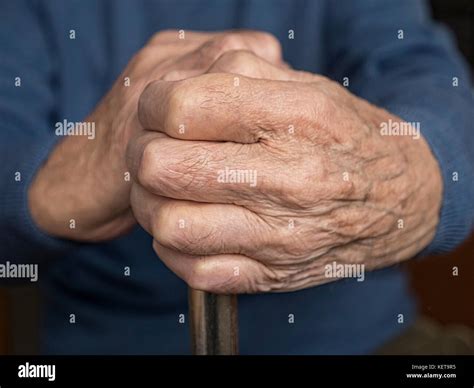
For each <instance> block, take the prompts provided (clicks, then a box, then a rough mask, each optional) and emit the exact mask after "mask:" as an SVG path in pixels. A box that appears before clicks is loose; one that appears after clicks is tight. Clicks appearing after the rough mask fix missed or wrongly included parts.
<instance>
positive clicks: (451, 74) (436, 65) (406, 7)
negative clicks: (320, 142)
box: [327, 0, 474, 254]
mask: <svg viewBox="0 0 474 388" xmlns="http://www.w3.org/2000/svg"><path fill="white" fill-rule="evenodd" d="M328 3H329V5H328V7H329V13H330V17H329V18H328V21H329V23H328V27H327V33H328V41H329V42H330V50H329V51H330V52H329V59H328V69H329V76H330V77H331V78H333V79H335V80H338V81H340V82H344V81H345V84H346V85H347V82H348V83H349V88H350V90H351V91H352V92H353V93H355V94H356V95H358V96H360V97H362V98H365V99H366V100H368V101H370V102H372V103H374V104H375V105H377V106H380V107H382V108H385V109H387V110H388V111H390V112H392V113H394V114H396V115H398V116H400V117H401V118H403V119H404V120H406V121H408V122H415V123H419V125H420V131H421V133H422V135H423V136H424V138H425V139H426V141H427V142H428V144H429V145H430V147H431V150H432V153H433V155H434V156H435V157H436V159H437V161H438V163H439V166H440V169H441V173H442V177H443V202H442V208H441V214H440V222H439V224H438V227H437V232H436V235H435V237H434V239H433V241H432V242H431V244H430V245H429V246H428V247H427V248H426V249H425V250H424V251H423V252H422V254H436V253H442V252H447V251H450V250H452V249H454V248H455V247H456V246H457V245H459V244H460V243H461V242H462V241H463V240H464V239H466V237H468V236H469V234H470V233H471V231H472V228H473V224H474V200H473V199H474V133H473V130H474V127H473V125H474V124H473V123H474V98H473V93H472V89H471V83H470V82H471V81H470V79H469V74H468V70H467V66H466V65H465V63H464V62H463V59H462V58H461V56H460V55H459V53H458V52H457V50H456V47H455V45H454V44H453V41H452V39H451V36H450V35H449V33H448V32H447V31H446V30H445V29H444V28H443V27H441V26H439V25H437V24H436V23H434V22H433V21H432V20H431V18H430V15H429V12H428V11H427V7H426V4H425V2H424V1H420V0H377V1H374V0H359V1H350V0H348V1H345V0H341V1H334V2H333V1H330V2H328ZM346 77H347V78H346Z"/></svg>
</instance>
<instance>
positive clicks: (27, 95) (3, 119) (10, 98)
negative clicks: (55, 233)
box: [0, 1, 78, 263]
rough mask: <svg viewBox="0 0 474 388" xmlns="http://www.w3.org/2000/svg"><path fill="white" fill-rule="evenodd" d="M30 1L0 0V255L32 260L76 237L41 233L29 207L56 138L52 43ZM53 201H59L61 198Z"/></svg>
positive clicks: (61, 249) (61, 250)
mask: <svg viewBox="0 0 474 388" xmlns="http://www.w3.org/2000/svg"><path fill="white" fill-rule="evenodd" d="M35 4H36V3H35V2H33V1H24V2H23V1H2V4H1V9H2V11H1V12H0V47H1V48H0V50H1V51H0V157H1V161H2V162H1V164H0V187H1V190H0V236H1V237H0V239H1V243H0V260H1V261H2V262H5V261H10V262H18V263H20V262H27V263H37V262H40V261H42V260H44V259H50V258H54V257H59V256H61V255H64V254H65V253H66V252H68V251H69V250H70V249H72V248H74V247H75V246H76V245H78V244H76V243H74V242H69V241H65V240H61V239H56V238H53V237H51V236H48V235H46V234H45V233H43V232H42V231H41V230H40V229H39V228H38V227H37V226H36V225H35V223H34V221H33V220H32V218H31V216H30V213H29V209H28V200H27V199H28V187H29V185H30V183H31V181H32V178H33V177H34V174H35V172H36V171H37V170H38V168H39V167H40V166H41V164H42V163H43V162H44V161H45V159H46V158H47V157H48V154H49V153H50V151H51V149H52V148H53V147H54V145H55V143H56V142H57V140H58V139H57V137H56V136H55V135H54V126H53V122H54V121H55V116H56V112H55V101H56V99H55V87H54V84H55V73H56V71H55V66H54V53H55V48H54V46H53V44H52V41H51V40H48V30H47V28H46V26H47V22H46V17H45V15H43V14H42V9H41V8H40V7H39V6H36V5H35ZM57 206H61V204H60V203H58V204H57Z"/></svg>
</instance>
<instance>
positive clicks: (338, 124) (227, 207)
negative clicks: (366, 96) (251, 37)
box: [128, 51, 442, 293]
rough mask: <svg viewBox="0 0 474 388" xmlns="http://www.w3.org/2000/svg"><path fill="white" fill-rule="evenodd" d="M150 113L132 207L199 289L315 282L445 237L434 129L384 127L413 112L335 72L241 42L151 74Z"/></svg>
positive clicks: (144, 115) (132, 152)
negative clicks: (194, 68)
mask: <svg viewBox="0 0 474 388" xmlns="http://www.w3.org/2000/svg"><path fill="white" fill-rule="evenodd" d="M263 78H265V79H263ZM139 120H140V122H141V124H142V126H143V127H144V128H146V129H147V130H146V131H142V132H141V133H140V134H139V135H138V136H136V137H135V139H134V140H133V141H132V142H131V143H130V145H129V149H128V160H129V164H130V168H131V170H132V171H133V173H134V176H135V179H136V183H135V184H134V185H133V187H132V193H131V203H132V208H133V212H134V214H135V217H136V218H137V220H138V222H139V223H140V224H141V225H142V226H143V227H144V228H145V229H146V230H147V231H149V232H150V233H151V234H152V235H153V237H154V249H155V251H156V252H157V254H158V255H159V256H160V258H161V259H162V260H163V261H164V263H165V264H166V265H167V266H168V267H169V268H170V269H171V270H172V271H174V272H175V273H176V274H177V275H178V276H180V277H181V278H182V279H184V280H185V281H186V282H187V283H188V284H189V285H190V286H192V287H193V288H196V289H201V290H206V291H212V292H218V293H241V292H251V293H252V292H266V291H291V290H297V289H302V288H307V287H312V286H315V285H319V284H322V283H326V282H329V281H331V280H335V279H336V278H334V277H328V276H327V272H326V270H325V269H326V268H327V267H326V265H328V264H331V263H334V262H336V263H338V264H362V265H365V266H366V268H367V269H368V270H370V269H375V268H379V267H384V266H388V265H391V264H394V263H397V262H399V261H401V260H405V259H408V258H410V257H412V256H413V255H415V254H416V253H417V252H419V251H420V250H421V249H422V248H423V247H425V246H426V245H427V244H428V243H429V242H430V241H431V239H432V238H433V236H434V233H435V228H436V225H437V222H438V213H439V209H440V203H441V190H442V184H441V178H440V172H439V168H438V166H437V162H436V161H435V159H434V157H433V156H432V154H431V152H430V150H429V147H428V146H427V144H426V142H425V141H424V139H423V138H422V137H421V138H419V139H416V140H415V139H413V138H412V137H407V136H382V135H381V132H380V126H381V124H382V123H387V122H389V120H392V122H401V121H402V120H401V119H400V118H398V117H396V116H394V115H391V114H390V113H388V112H387V111H384V110H382V109H379V108H377V107H375V106H373V105H370V104H369V103H367V102H366V101H364V100H362V99H360V98H358V97H356V96H354V95H352V94H350V93H349V92H348V91H347V90H346V89H345V88H343V87H341V86H339V85H338V84H337V83H335V82H332V81H330V80H328V79H326V78H324V77H321V76H317V75H312V74H309V73H303V72H297V71H293V70H290V69H283V68H279V67H275V66H273V65H271V64H270V63H268V62H267V61H265V60H264V59H261V58H259V57H258V56H256V55H254V54H252V53H250V52H247V51H231V52H229V53H226V54H224V55H222V56H220V58H219V59H218V60H217V61H216V62H215V63H214V65H213V66H212V67H211V68H210V69H209V70H208V72H207V74H204V75H201V76H197V77H194V78H190V79H186V80H180V81H172V82H171V81H155V82H152V83H150V84H149V85H148V86H147V88H146V89H145V90H144V92H143V94H142V95H141V97H140V102H139Z"/></svg>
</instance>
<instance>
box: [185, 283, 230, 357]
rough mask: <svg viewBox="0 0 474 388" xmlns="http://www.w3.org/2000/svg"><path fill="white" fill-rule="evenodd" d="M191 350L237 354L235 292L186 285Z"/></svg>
mask: <svg viewBox="0 0 474 388" xmlns="http://www.w3.org/2000/svg"><path fill="white" fill-rule="evenodd" d="M189 313H190V325H191V341H192V350H193V354H196V355H233V354H238V351H239V349H238V341H239V340H238V320H237V296H236V295H217V294H211V293H208V292H204V291H198V290H194V289H192V288H189Z"/></svg>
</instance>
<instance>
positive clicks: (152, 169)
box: [137, 142, 158, 190]
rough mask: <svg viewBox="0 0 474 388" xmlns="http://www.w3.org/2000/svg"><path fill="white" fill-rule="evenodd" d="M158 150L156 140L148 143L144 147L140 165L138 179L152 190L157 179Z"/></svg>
mask: <svg viewBox="0 0 474 388" xmlns="http://www.w3.org/2000/svg"><path fill="white" fill-rule="evenodd" d="M156 163H157V152H156V146H155V144H154V142H150V143H148V144H147V145H146V146H145V147H144V148H143V152H142V155H141V160H140V163H139V166H138V172H137V180H138V182H139V183H140V184H141V185H142V186H143V187H145V188H146V189H148V190H150V189H153V188H154V186H155V181H156V179H157V173H156V172H157V170H158V169H157V168H156Z"/></svg>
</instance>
